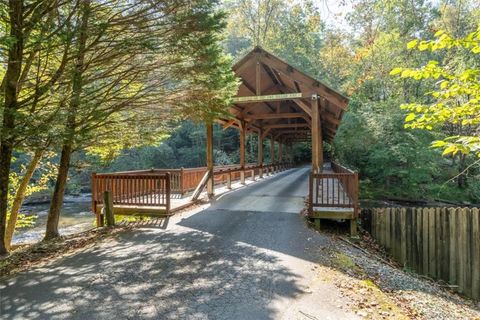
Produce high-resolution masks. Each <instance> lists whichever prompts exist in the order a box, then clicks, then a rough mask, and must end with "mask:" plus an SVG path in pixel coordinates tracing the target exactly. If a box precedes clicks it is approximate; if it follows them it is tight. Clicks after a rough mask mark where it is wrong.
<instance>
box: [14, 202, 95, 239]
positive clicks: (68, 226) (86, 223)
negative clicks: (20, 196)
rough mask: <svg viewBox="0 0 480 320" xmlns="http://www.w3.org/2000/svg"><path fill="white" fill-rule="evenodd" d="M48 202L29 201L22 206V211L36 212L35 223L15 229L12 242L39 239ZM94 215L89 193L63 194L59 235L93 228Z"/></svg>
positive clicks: (44, 222)
mask: <svg viewBox="0 0 480 320" xmlns="http://www.w3.org/2000/svg"><path fill="white" fill-rule="evenodd" d="M49 207H50V203H30V204H26V205H24V206H22V210H21V211H22V213H27V214H36V215H37V219H36V221H35V225H34V226H33V227H29V228H21V229H17V230H16V231H15V234H14V236H13V240H12V244H25V243H33V242H37V241H40V240H41V239H42V238H43V236H44V234H45V226H46V223H47V215H48V208H49ZM94 222H95V216H94V215H93V213H92V212H91V196H90V194H81V195H79V196H65V199H64V202H63V207H62V211H61V214H60V221H59V231H60V234H61V235H68V234H72V233H77V232H82V231H85V230H88V229H91V228H93V227H94V226H95V225H94Z"/></svg>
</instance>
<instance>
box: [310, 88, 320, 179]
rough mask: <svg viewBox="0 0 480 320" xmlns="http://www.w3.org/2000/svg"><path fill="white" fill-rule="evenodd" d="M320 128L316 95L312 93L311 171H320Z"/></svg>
mask: <svg viewBox="0 0 480 320" xmlns="http://www.w3.org/2000/svg"><path fill="white" fill-rule="evenodd" d="M321 135H322V134H321V128H320V110H319V101H318V96H317V95H312V172H313V173H319V172H321V165H322V164H321V163H320V162H321V159H320V153H321V152H322V150H321V139H322V136H321Z"/></svg>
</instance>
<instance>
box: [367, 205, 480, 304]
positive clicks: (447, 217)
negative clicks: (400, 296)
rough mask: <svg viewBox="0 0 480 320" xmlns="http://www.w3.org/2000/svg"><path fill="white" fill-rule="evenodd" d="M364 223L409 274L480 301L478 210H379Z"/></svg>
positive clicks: (479, 220)
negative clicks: (423, 277) (424, 277)
mask: <svg viewBox="0 0 480 320" xmlns="http://www.w3.org/2000/svg"><path fill="white" fill-rule="evenodd" d="M362 224H363V225H364V227H365V229H366V230H367V231H369V232H370V234H371V235H372V236H373V238H375V239H376V240H377V241H378V242H379V243H380V244H382V245H383V246H384V247H385V249H386V250H387V252H388V253H389V254H391V255H392V256H393V257H394V259H395V260H397V261H398V262H399V263H400V264H402V265H404V266H405V267H406V268H407V269H410V270H412V271H415V272H416V273H419V274H423V275H427V276H429V277H431V278H433V279H441V280H444V281H446V282H447V283H449V284H450V285H451V286H452V288H454V289H456V290H457V291H458V292H459V293H461V294H464V295H466V296H468V297H471V298H473V299H476V300H479V299H480V210H479V209H478V208H375V209H364V210H362Z"/></svg>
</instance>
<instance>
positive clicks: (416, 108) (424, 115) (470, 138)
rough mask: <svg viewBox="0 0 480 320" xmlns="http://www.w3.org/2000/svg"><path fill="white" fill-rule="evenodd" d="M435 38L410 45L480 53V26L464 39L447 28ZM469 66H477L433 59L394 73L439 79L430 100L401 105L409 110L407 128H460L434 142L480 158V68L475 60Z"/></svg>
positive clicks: (456, 53) (455, 52) (447, 149)
mask: <svg viewBox="0 0 480 320" xmlns="http://www.w3.org/2000/svg"><path fill="white" fill-rule="evenodd" d="M434 37H435V39H434V40H428V41H426V40H422V41H419V40H412V41H410V42H409V43H408V45H407V47H408V48H409V49H418V50H420V51H425V50H429V51H432V52H434V51H437V50H447V51H451V54H452V57H458V56H462V55H463V56H465V54H466V53H467V54H468V53H472V54H475V55H478V54H480V26H479V27H478V29H477V30H476V31H474V32H470V33H469V34H468V35H467V36H465V37H462V38H454V37H452V36H450V35H449V34H448V33H446V32H445V31H443V30H439V31H437V32H436V33H435V36H434ZM465 51H466V52H465ZM465 58H466V57H464V59H465ZM473 59H475V58H474V57H473ZM477 61H478V59H477ZM467 65H469V66H470V65H471V66H473V67H468V66H465V65H464V64H459V63H455V62H451V61H450V62H445V63H444V64H440V63H439V62H438V61H436V60H430V61H429V62H428V63H427V64H426V65H424V66H422V67H420V68H395V69H393V70H392V71H391V72H390V74H391V75H399V76H400V77H401V78H412V79H415V80H417V81H419V80H428V79H433V80H434V81H435V90H433V91H430V92H428V93H427V95H429V96H430V97H431V99H428V100H430V101H428V103H424V102H414V103H408V104H403V105H402V106H401V107H402V108H403V109H405V110H408V111H409V113H408V115H407V116H406V118H405V127H407V128H419V129H427V130H433V129H434V128H439V127H440V128H441V127H444V126H446V125H449V126H454V127H456V130H455V131H456V134H454V135H448V136H446V137H445V138H443V139H439V140H436V141H434V142H433V143H432V146H433V147H434V148H441V149H443V155H450V154H452V155H456V154H457V153H462V154H469V153H471V152H473V153H477V155H478V156H479V157H480V135H479V126H480V68H479V67H478V64H476V63H474V62H473V61H472V63H467Z"/></svg>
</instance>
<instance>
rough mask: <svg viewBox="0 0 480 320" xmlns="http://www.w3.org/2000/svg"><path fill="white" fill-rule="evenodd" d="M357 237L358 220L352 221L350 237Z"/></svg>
mask: <svg viewBox="0 0 480 320" xmlns="http://www.w3.org/2000/svg"><path fill="white" fill-rule="evenodd" d="M356 236H357V219H351V220H350V237H356Z"/></svg>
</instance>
